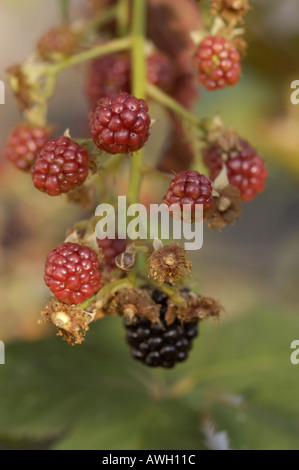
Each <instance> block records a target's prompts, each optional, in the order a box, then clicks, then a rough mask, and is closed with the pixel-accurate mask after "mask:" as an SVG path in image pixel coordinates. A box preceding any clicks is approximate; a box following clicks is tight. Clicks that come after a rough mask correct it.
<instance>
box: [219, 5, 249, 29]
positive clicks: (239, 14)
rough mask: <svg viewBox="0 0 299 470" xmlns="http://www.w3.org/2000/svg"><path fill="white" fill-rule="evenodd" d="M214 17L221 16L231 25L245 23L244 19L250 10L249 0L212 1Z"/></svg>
mask: <svg viewBox="0 0 299 470" xmlns="http://www.w3.org/2000/svg"><path fill="white" fill-rule="evenodd" d="M211 4H212V8H211V13H212V14H213V15H218V14H219V15H220V16H221V17H222V18H223V19H224V20H226V21H227V22H228V23H230V25H232V26H235V25H236V24H237V23H239V22H241V23H243V22H244V19H243V17H244V16H245V15H246V14H247V12H248V11H249V10H250V8H251V7H250V5H249V2H248V0H211Z"/></svg>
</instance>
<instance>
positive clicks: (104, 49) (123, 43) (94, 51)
mask: <svg viewBox="0 0 299 470" xmlns="http://www.w3.org/2000/svg"><path fill="white" fill-rule="evenodd" d="M131 45H132V39H131V38H130V37H126V38H121V39H115V40H113V41H109V42H106V43H105V44H100V45H99V46H95V47H92V48H91V49H88V50H87V51H84V52H80V53H79V54H75V55H73V56H71V57H69V58H67V59H65V60H64V61H62V62H59V63H58V64H54V65H50V66H49V67H48V68H47V70H46V74H47V75H56V74H58V73H59V72H61V71H63V70H65V69H68V68H69V67H74V66H75V65H79V64H81V63H82V62H86V61H87V60H91V59H95V58H96V57H100V56H103V55H106V54H113V53H114V52H119V51H125V50H127V49H130V47H131Z"/></svg>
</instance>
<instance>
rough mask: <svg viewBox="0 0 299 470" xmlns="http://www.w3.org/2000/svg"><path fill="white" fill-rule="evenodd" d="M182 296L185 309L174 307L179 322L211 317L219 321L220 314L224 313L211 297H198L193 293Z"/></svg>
mask: <svg viewBox="0 0 299 470" xmlns="http://www.w3.org/2000/svg"><path fill="white" fill-rule="evenodd" d="M184 296H185V298H186V301H187V307H186V308H182V307H176V318H178V319H179V320H180V321H181V322H193V321H196V320H205V319H206V318H211V317H212V318H215V319H216V320H219V318H220V315H221V312H223V311H224V308H223V307H222V305H221V304H220V303H219V302H218V301H217V300H215V299H214V298H212V297H204V296H200V295H198V294H195V293H194V292H190V293H189V294H184ZM170 307H171V306H170Z"/></svg>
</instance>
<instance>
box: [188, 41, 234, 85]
mask: <svg viewBox="0 0 299 470" xmlns="http://www.w3.org/2000/svg"><path fill="white" fill-rule="evenodd" d="M240 61H241V57H240V54H239V52H238V51H237V49H236V47H235V46H234V44H233V43H232V42H231V41H229V40H227V39H225V38H223V37H221V36H208V37H206V38H205V39H204V40H203V41H202V42H201V43H200V45H199V48H198V50H197V53H196V55H195V57H194V65H195V67H196V68H197V70H198V72H199V75H198V79H199V81H200V83H201V84H202V85H204V86H205V87H206V88H207V89H208V90H216V89H218V88H225V87H227V86H233V85H235V84H236V83H237V82H238V81H239V78H240V75H241V70H242V69H241V63H240Z"/></svg>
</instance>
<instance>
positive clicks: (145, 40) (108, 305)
mask: <svg viewBox="0 0 299 470" xmlns="http://www.w3.org/2000/svg"><path fill="white" fill-rule="evenodd" d="M136 2H138V7H139V8H141V6H142V5H143V8H145V6H146V2H144V1H143V0H142V1H141V0H134V1H133V2H131V4H132V11H127V20H126V21H127V22H128V24H125V23H126V22H125V21H124V22H121V24H118V25H117V30H118V37H117V39H115V38H114V37H113V35H114V32H115V29H116V21H115V18H114V17H113V12H114V11H115V8H114V6H113V7H112V10H111V11H109V15H112V21H111V23H110V22H109V21H108V24H106V23H105V21H103V17H102V13H103V8H104V6H102V8H100V9H98V8H96V12H95V15H97V16H96V18H95V19H93V20H92V21H88V20H86V21H85V22H82V23H84V26H83V27H82V30H80V26H78V25H77V24H74V25H72V24H63V25H62V26H59V27H57V28H53V29H51V30H50V31H49V32H47V33H46V34H45V35H44V36H43V37H42V38H41V39H40V40H39V42H38V44H37V46H36V54H34V55H33V57H32V56H31V57H30V58H29V59H28V60H27V61H25V63H24V64H21V65H17V66H15V67H13V68H12V69H10V78H11V85H12V89H13V91H14V92H15V94H16V97H17V99H18V102H19V103H20V104H21V105H22V107H23V111H24V116H25V118H26V119H25V122H24V123H22V124H19V125H17V126H16V127H15V128H14V129H13V131H12V133H11V135H10V136H9V138H8V142H7V144H6V146H5V149H4V155H5V156H6V158H7V159H8V160H10V161H11V162H12V163H13V164H14V165H15V166H16V167H17V168H18V169H20V170H23V171H27V172H30V174H31V177H32V181H33V184H34V186H35V188H37V189H38V190H39V191H41V192H43V193H46V194H47V195H48V196H60V195H61V194H64V193H70V194H68V196H69V200H72V201H77V202H81V203H83V200H84V198H85V197H86V195H87V194H88V196H90V195H91V196H90V198H91V201H92V204H93V205H94V206H96V205H97V204H98V199H100V200H101V202H104V201H105V198H107V195H108V193H109V197H110V198H113V205H114V199H115V197H116V194H114V193H115V191H114V186H113V185H112V184H110V186H109V190H108V184H109V183H110V182H111V181H112V180H114V179H115V178H118V177H122V174H120V173H121V172H120V170H119V169H120V168H121V166H120V165H124V164H125V163H126V164H129V165H130V166H131V175H132V177H131V178H130V181H129V188H128V196H129V200H130V204H135V203H138V202H139V201H140V192H141V191H140V188H141V187H142V182H143V179H144V178H146V177H148V175H149V174H151V175H157V177H159V178H161V180H162V178H163V181H165V178H166V179H168V184H166V185H165V188H164V189H165V193H164V194H165V196H164V198H163V199H162V197H161V202H162V201H163V203H164V205H165V207H166V208H167V209H168V210H169V211H170V212H171V215H172V216H173V217H177V216H178V218H179V219H182V220H183V221H184V222H187V223H189V224H191V223H193V222H198V221H199V220H200V219H197V210H196V209H197V207H198V206H200V207H201V209H202V214H203V217H202V219H203V221H204V222H207V224H208V225H209V227H210V228H214V227H217V228H219V229H222V228H223V227H224V226H225V225H228V224H233V223H234V221H235V219H236V218H238V217H240V214H241V206H242V201H250V200H252V199H253V198H254V197H255V196H256V195H257V194H258V193H260V192H261V191H262V190H263V189H264V187H265V180H266V177H267V170H266V167H265V164H264V162H263V160H262V158H261V157H260V156H259V155H258V153H257V152H256V150H255V149H254V148H253V147H252V146H251V145H250V144H249V143H248V142H247V141H245V140H244V139H241V138H240V137H239V136H238V135H237V133H236V132H235V131H233V130H231V129H227V128H226V127H225V126H224V125H223V124H220V123H219V119H216V118H215V119H211V120H210V121H207V120H204V121H201V120H200V119H198V118H197V117H196V116H195V115H194V114H192V113H191V111H190V110H189V109H190V108H191V107H192V105H193V104H194V101H195V92H193V91H192V86H193V84H194V83H193V81H195V82H196V78H198V81H199V82H200V83H201V84H202V85H204V86H205V87H206V88H207V89H208V90H217V89H221V88H225V87H227V86H233V85H235V84H236V83H237V82H238V81H239V79H240V76H241V70H242V68H241V49H242V47H241V46H242V44H243V45H244V41H243V40H242V38H241V37H240V32H241V30H240V28H236V25H237V23H239V22H241V21H242V19H243V16H244V15H245V13H247V11H248V9H249V6H248V2H247V0H241V1H240V2H238V5H239V6H237V5H236V2H234V3H232V2H231V1H230V0H225V1H223V0H212V14H213V15H217V16H218V15H220V16H221V17H222V20H221V21H220V22H219V18H218V21H215V22H214V21H213V22H212V23H211V24H209V25H207V27H206V28H205V29H204V30H201V31H199V32H198V33H199V34H195V35H194V41H195V42H196V45H194V44H192V42H191V40H190V37H191V34H190V33H191V31H189V30H188V31H187V30H186V29H184V28H183V27H182V26H180V28H181V30H180V31H178V34H177V37H176V38H173V29H172V26H171V25H170V23H169V20H167V19H165V24H164V21H163V20H161V18H160V17H159V18H157V21H156V22H155V25H154V27H153V22H152V23H151V24H150V25H149V26H151V28H149V32H148V35H147V34H146V32H145V30H144V25H143V24H138V25H137V23H136V22H137V20H138V18H139V16H140V18H141V17H146V14H145V10H144V12H143V13H144V15H139V14H138V15H135V14H134V13H135V11H134V9H135V8H136ZM182 2H185V4H186V8H188V9H189V10H190V11H192V12H193V13H194V15H198V5H197V4H196V2H193V3H192V4H191V2H189V1H188V0H182ZM106 3H107V5H108V4H111V2H106ZM115 3H117V2H113V5H115ZM174 3H175V2H174ZM197 3H200V2H197ZM107 5H106V8H109V6H107ZM124 5H125V3H124V4H123V5H122V7H124ZM148 8H149V16H150V15H151V14H156V12H153V10H152V9H153V6H152V5H151V2H149V5H148ZM173 8H174V9H175V8H176V6H175V5H174V6H173ZM138 11H139V10H138ZM213 12H214V13H213ZM139 13H140V11H139ZM109 15H107V16H108V18H110V16H109ZM169 16H171V15H169ZM196 18H197V19H198V22H197V23H200V21H199V17H197V16H196ZM140 21H141V19H140ZM102 22H104V23H105V24H102ZM223 22H224V23H225V26H223ZM218 23H219V25H220V26H219V27H218V26H217V25H218ZM99 24H100V25H102V26H101V27H102V29H101V28H100V31H99V29H98V28H99ZM129 28H131V31H130V32H129ZM217 28H218V29H217ZM143 30H144V31H143ZM142 31H143V32H142ZM161 33H163V34H161ZM109 35H110V36H111V35H112V37H108V40H107V36H109ZM196 37H197V39H196ZM169 38H171V40H170V41H169ZM198 38H200V40H198ZM176 41H177V43H176ZM242 41H243V43H242ZM89 42H90V43H89ZM194 49H196V51H195V53H194ZM137 57H138V60H136V58H137ZM86 61H89V65H88V73H87V79H86V94H87V97H88V100H89V102H90V104H91V106H92V109H91V111H90V112H89V115H88V116H87V115H86V122H87V121H88V123H89V130H90V134H91V138H76V139H75V138H72V137H70V132H69V131H66V132H65V133H64V135H58V136H53V135H52V133H53V132H54V129H55V126H49V125H48V122H47V110H48V100H49V98H50V97H51V96H52V94H53V93H54V91H55V90H54V88H55V83H56V81H55V78H56V75H57V74H58V73H59V71H61V70H64V69H66V68H68V67H70V66H72V65H77V64H79V63H81V62H86ZM150 102H157V103H158V104H159V105H162V106H164V107H165V108H166V109H167V111H168V112H169V114H165V116H166V118H167V119H168V121H169V127H171V128H172V132H173V133H174V134H175V137H176V141H175V143H174V145H173V148H172V149H171V153H172V152H173V155H172V156H173V158H168V160H164V161H163V162H161V166H159V167H158V166H157V165H156V166H154V165H153V166H149V163H148V162H150V161H153V160H155V161H156V160H157V159H156V158H155V159H153V158H152V159H150V158H148V159H147V163H146V162H145V160H143V150H142V149H143V148H144V147H145V145H146V144H147V142H148V141H149V139H150V133H151V125H152V123H153V122H154V121H155V119H156V117H157V116H156V108H155V107H153V113H152V114H153V116H150V112H149V103H150ZM151 110H152V108H151ZM187 122H188V124H189V125H188V126H187V125H186V123H187ZM176 142H179V143H180V148H186V149H187V151H189V152H190V153H191V154H192V156H193V157H194V158H193V161H192V162H190V165H189V164H187V163H186V162H187V159H186V155H185V153H184V152H182V155H180V156H179V158H180V163H181V167H182V168H183V171H179V172H177V173H175V174H174V175H173V173H174V169H175V166H174V165H175V152H176V151H177V149H176V148H175V147H176ZM166 143H167V142H166ZM182 143H183V144H182ZM198 149H201V155H200V156H199V152H198ZM135 152H136V153H135ZM137 152H138V153H137ZM116 154H119V155H118V156H116ZM161 154H163V152H161ZM121 155H123V156H124V157H125V156H127V157H129V158H127V159H126V158H124V159H122V158H121ZM119 162H121V163H119ZM162 166H163V168H165V167H167V171H168V172H169V174H163V173H162V172H161V171H160V170H159V168H161V167H162ZM206 173H207V174H206ZM124 174H125V173H124ZM161 196H162V194H161ZM174 208H175V209H174ZM95 225H96V224H95V218H94V216H91V217H90V218H89V219H87V220H83V221H81V222H79V223H78V224H76V225H75V227H73V228H72V229H70V230H69V231H68V235H67V238H66V240H65V242H64V243H62V244H61V245H59V246H58V247H56V248H55V249H53V250H52V251H51V252H50V253H49V254H48V256H47V259H46V265H45V275H44V281H45V283H46V285H47V286H48V287H49V289H50V291H51V292H52V294H53V296H52V298H51V299H50V301H49V302H48V303H47V305H46V307H45V309H44V310H43V312H42V318H43V321H46V322H51V323H53V324H54V325H55V326H56V327H57V328H58V334H59V335H63V336H64V338H65V339H66V340H67V341H68V342H69V343H70V344H80V343H81V342H82V341H83V339H84V336H85V334H86V332H87V331H88V329H89V326H90V324H91V323H93V322H94V321H96V320H98V319H101V318H103V317H105V316H106V315H113V316H116V315H118V316H120V317H123V321H124V325H125V329H126V333H127V342H128V344H129V346H130V348H131V353H132V356H133V357H134V358H135V359H137V360H139V361H141V362H142V363H144V364H146V365H148V366H151V367H158V366H160V367H164V368H172V367H173V366H175V365H176V364H177V363H179V362H182V361H184V360H185V359H186V358H187V357H188V355H189V351H190V349H191V347H192V343H193V339H194V338H195V337H196V336H197V334H198V324H199V322H200V321H201V320H203V319H205V318H208V317H214V318H218V317H219V315H220V313H221V310H222V307H221V306H220V304H219V303H218V302H216V301H215V300H214V299H212V298H209V297H204V296H202V295H201V296H199V295H198V294H196V293H192V292H190V290H189V289H188V288H187V287H186V285H185V284H184V283H185V282H186V281H185V280H186V278H188V277H190V276H191V273H192V263H191V261H190V260H189V257H188V253H187V252H186V251H185V250H184V249H183V248H182V247H181V246H180V245H179V244H178V243H173V242H169V243H166V244H165V245H163V243H162V242H161V241H160V240H155V241H154V243H153V241H150V240H146V241H144V240H136V241H134V242H132V241H131V240H129V239H125V240H123V239H121V238H117V237H116V238H113V239H112V238H109V237H108V236H104V237H102V236H101V237H100V236H99V235H98V237H99V238H103V239H99V238H98V239H97V237H96V234H95ZM132 238H133V237H132ZM142 257H143V262H142ZM139 261H140V262H139ZM145 279H147V281H146V283H147V284H148V285H146V286H144V282H145V281H144V280H145ZM178 282H179V283H180V284H179V285H177V283H178ZM157 284H158V285H159V286H160V287H159V288H158V289H157ZM182 284H183V286H184V285H185V287H184V288H182Z"/></svg>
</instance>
